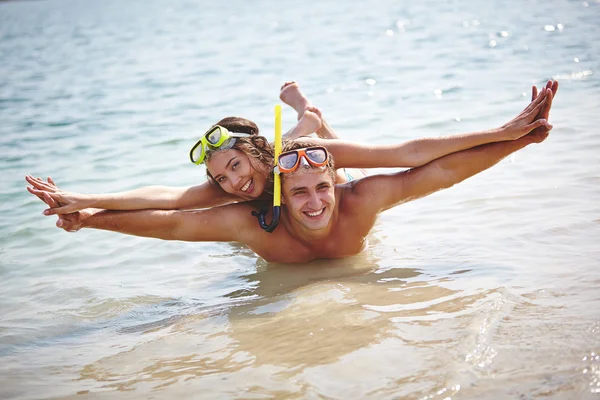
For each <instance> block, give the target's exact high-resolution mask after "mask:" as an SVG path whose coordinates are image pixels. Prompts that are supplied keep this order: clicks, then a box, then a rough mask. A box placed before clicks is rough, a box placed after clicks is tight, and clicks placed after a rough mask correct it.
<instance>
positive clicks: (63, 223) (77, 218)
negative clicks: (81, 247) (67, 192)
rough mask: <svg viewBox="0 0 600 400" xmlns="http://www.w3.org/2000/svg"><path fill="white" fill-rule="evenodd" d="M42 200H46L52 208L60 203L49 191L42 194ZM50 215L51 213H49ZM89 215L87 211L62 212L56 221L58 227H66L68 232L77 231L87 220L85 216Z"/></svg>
mask: <svg viewBox="0 0 600 400" xmlns="http://www.w3.org/2000/svg"><path fill="white" fill-rule="evenodd" d="M41 198H42V200H44V202H45V203H46V204H48V205H49V206H50V208H51V209H53V208H57V207H59V206H60V205H59V204H58V202H57V201H56V200H54V199H53V198H52V196H50V194H49V193H48V192H43V194H42V197H41ZM47 215H49V214H47ZM86 216H87V213H86V212H85V211H81V212H80V211H76V212H74V213H71V214H62V215H59V216H58V221H56V226H57V227H58V228H61V229H64V230H65V231H67V232H77V231H78V230H80V229H81V228H82V227H83V221H84V220H85V217H86Z"/></svg>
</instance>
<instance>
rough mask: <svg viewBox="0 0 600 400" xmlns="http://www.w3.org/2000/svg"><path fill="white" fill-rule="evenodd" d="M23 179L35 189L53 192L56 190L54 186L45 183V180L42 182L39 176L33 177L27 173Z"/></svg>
mask: <svg viewBox="0 0 600 400" xmlns="http://www.w3.org/2000/svg"><path fill="white" fill-rule="evenodd" d="M25 180H26V181H27V182H28V183H29V184H30V185H31V186H34V187H35V188H36V189H41V190H45V191H48V192H55V191H56V189H57V188H56V187H55V186H54V187H53V186H50V185H49V184H47V183H46V182H44V181H43V180H42V179H41V178H34V177H33V176H31V175H28V176H26V177H25Z"/></svg>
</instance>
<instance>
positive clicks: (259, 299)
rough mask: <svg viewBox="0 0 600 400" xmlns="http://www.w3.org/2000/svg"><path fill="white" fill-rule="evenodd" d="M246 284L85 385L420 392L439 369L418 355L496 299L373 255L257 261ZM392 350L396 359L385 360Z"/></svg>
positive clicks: (95, 369)
mask: <svg viewBox="0 0 600 400" xmlns="http://www.w3.org/2000/svg"><path fill="white" fill-rule="evenodd" d="M457 274H458V275H460V274H464V271H457ZM243 279H244V280H245V281H246V284H244V285H243V287H244V288H245V289H243V290H240V291H234V292H232V293H230V294H229V295H227V296H226V297H227V298H229V299H233V300H234V301H233V302H231V303H228V306H227V307H226V308H221V309H220V310H219V311H218V312H216V313H215V312H214V309H213V310H203V312H200V313H197V314H195V315H187V316H184V317H182V318H181V319H179V320H178V321H176V322H175V323H174V324H173V325H172V326H171V327H170V330H169V332H164V334H163V335H162V336H160V337H159V338H158V339H156V340H151V341H149V342H147V343H142V344H139V345H137V346H135V347H134V348H132V349H130V350H128V351H126V352H121V353H118V354H116V355H113V356H110V357H106V358H103V359H101V360H98V361H96V362H94V363H92V364H90V365H87V366H86V367H84V368H83V369H82V370H81V371H80V379H82V380H91V381H93V382H97V383H98V384H102V385H108V386H110V387H114V388H118V389H120V390H130V389H133V388H136V389H137V390H138V393H139V390H142V389H143V388H145V387H146V388H148V387H154V388H156V387H169V386H170V385H172V384H173V383H175V382H178V381H182V380H183V381H187V380H189V379H191V378H193V377H200V376H201V377H203V379H201V380H194V381H190V382H193V387H194V390H198V389H201V388H204V387H206V388H209V387H210V388H211V390H212V391H214V393H220V394H222V395H225V394H229V395H243V394H244V393H245V394H248V395H249V394H251V393H254V394H256V393H269V394H274V393H279V394H280V395H286V396H287V395H292V394H294V395H299V394H301V393H304V394H309V393H310V390H309V389H307V388H306V387H305V386H306V382H307V381H312V382H320V380H321V379H331V380H332V381H335V380H339V379H340V378H342V377H343V375H345V374H348V376H361V375H362V376H365V377H367V376H368V377H369V378H370V379H375V377H376V376H379V378H377V379H383V380H384V381H385V379H384V378H385V377H386V376H388V377H391V376H394V377H395V379H396V381H397V383H402V381H403V380H406V382H404V383H402V386H401V387H405V388H411V390H413V389H414V382H413V383H411V384H407V382H409V383H410V381H411V380H414V376H413V374H414V371H415V370H418V371H421V370H426V369H427V368H428V367H427V365H429V364H430V363H431V360H428V359H427V358H425V359H421V357H420V356H419V355H418V352H419V351H420V350H419V348H421V349H425V350H426V352H432V351H435V349H436V348H437V349H439V348H440V347H441V348H445V347H451V346H452V342H453V340H454V339H455V338H453V337H452V335H450V336H449V337H447V338H445V339H440V336H439V332H436V331H437V330H436V326H438V327H439V325H440V324H441V325H444V324H447V323H450V324H451V325H456V324H458V325H461V324H462V323H466V324H469V323H470V317H469V318H467V319H466V320H464V321H463V315H464V313H465V312H466V311H468V310H469V309H470V308H473V307H476V306H477V305H478V303H480V302H482V301H485V299H486V298H487V297H488V296H490V295H491V293H486V292H482V293H478V294H468V293H464V292H461V291H459V290H455V289H452V288H451V286H452V282H453V280H452V279H451V278H448V277H444V278H433V279H432V278H430V277H427V276H425V275H423V274H422V273H421V272H420V271H419V270H417V269H415V268H389V269H385V270H384V269H380V268H379V260H378V259H377V258H376V257H375V256H374V255H373V254H372V253H371V252H365V253H364V254H361V255H358V256H356V257H352V258H348V259H344V260H325V261H317V262H314V263H310V264H308V265H304V266H301V267H299V266H297V265H277V264H271V265H269V264H262V263H260V261H259V263H258V267H257V270H256V271H255V272H252V273H250V274H247V275H244V276H243ZM461 321H462V322H461ZM449 332H451V330H449ZM435 333H438V334H437V335H436V334H435ZM434 338H435V339H434ZM386 348H387V349H390V348H393V349H394V351H393V352H388V353H387V355H386V351H385V349H386ZM382 351H383V353H381V352H382ZM372 357H377V358H378V359H379V360H380V363H376V364H378V367H377V368H375V369H373V366H371V367H370V368H371V370H372V372H371V373H366V372H365V371H361V365H362V364H363V363H362V362H361V359H363V358H366V359H369V360H371V359H372ZM444 359H446V361H445V362H446V363H447V362H449V360H448V359H447V357H444ZM409 360H410V361H409ZM407 362H408V363H407ZM369 363H371V364H372V363H373V362H372V360H371V361H369ZM379 364H380V365H379ZM386 371H387V372H386ZM390 371H394V372H393V374H390ZM402 371H404V373H402ZM403 374H405V375H406V376H405V377H402V376H404V375H403ZM319 377H321V378H319ZM325 377H329V378H325ZM399 377H400V378H399ZM314 384H317V383H314ZM389 384H390V382H387V383H385V384H383V386H382V388H381V390H383V392H382V394H385V395H389V394H392V393H398V389H394V390H392V392H389V393H388V392H386V391H389V390H391V389H390V388H389V387H388V386H389ZM190 385H192V383H190ZM325 386H327V385H325ZM334 386H336V388H335V389H333V388H332V390H334V392H335V393H340V392H339V390H340V389H341V387H337V385H334ZM392 386H395V384H394V385H392ZM451 386H452V387H453V388H454V389H453V390H454V391H457V390H458V389H457V387H454V385H451ZM277 387H279V391H277V390H276V389H274V388H277ZM322 389H323V388H321V389H319V390H322ZM420 389H421V390H424V389H427V387H420ZM304 390H308V391H307V392H303V391H304ZM450 391H451V390H450V387H449V389H448V393H450ZM386 393H387V394H386Z"/></svg>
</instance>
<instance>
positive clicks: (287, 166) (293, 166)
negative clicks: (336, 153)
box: [278, 147, 329, 173]
mask: <svg viewBox="0 0 600 400" xmlns="http://www.w3.org/2000/svg"><path fill="white" fill-rule="evenodd" d="M328 161H329V153H328V152H327V149H326V148H325V147H307V148H304V149H296V150H290V151H286V152H285V153H281V154H280V155H279V158H278V165H279V171H280V172H283V173H289V172H294V171H296V170H297V169H298V167H300V166H301V165H302V163H303V162H305V163H308V164H310V165H312V166H313V167H322V166H324V165H327V162H328Z"/></svg>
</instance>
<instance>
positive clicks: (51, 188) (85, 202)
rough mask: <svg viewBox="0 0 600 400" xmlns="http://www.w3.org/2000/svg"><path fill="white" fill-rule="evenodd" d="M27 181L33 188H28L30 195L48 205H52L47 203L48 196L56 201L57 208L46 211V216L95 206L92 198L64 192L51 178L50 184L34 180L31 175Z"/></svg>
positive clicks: (37, 179) (41, 180)
mask: <svg viewBox="0 0 600 400" xmlns="http://www.w3.org/2000/svg"><path fill="white" fill-rule="evenodd" d="M25 180H26V181H27V183H29V184H30V185H31V186H32V187H29V186H27V190H28V191H29V193H31V194H33V195H34V196H37V197H38V198H40V200H42V201H44V202H45V203H46V204H48V205H50V204H49V203H48V201H46V195H48V196H49V197H50V198H51V199H53V200H54V203H53V204H56V206H51V208H49V209H46V210H44V215H54V214H70V213H73V212H76V211H80V210H83V209H85V208H90V207H93V206H94V199H93V198H92V197H91V196H89V195H87V194H82V193H74V192H65V191H62V190H60V189H59V188H58V186H56V183H54V181H53V180H52V178H50V177H48V182H44V180H43V179H41V178H34V177H33V176H31V175H27V176H25ZM53 207H54V208H53Z"/></svg>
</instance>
